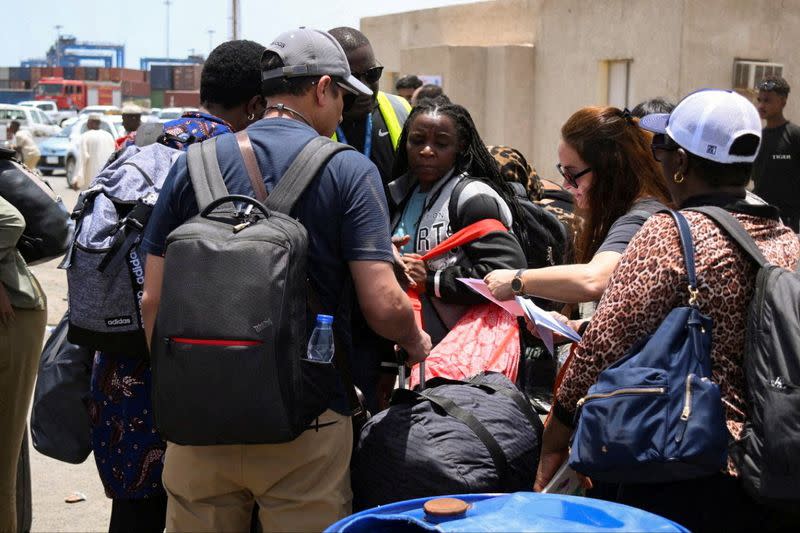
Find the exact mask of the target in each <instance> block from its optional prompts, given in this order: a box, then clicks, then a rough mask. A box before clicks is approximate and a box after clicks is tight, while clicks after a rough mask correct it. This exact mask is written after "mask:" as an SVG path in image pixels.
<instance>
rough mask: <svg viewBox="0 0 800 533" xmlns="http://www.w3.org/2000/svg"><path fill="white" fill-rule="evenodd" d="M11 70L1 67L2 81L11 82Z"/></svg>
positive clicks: (0, 76)
mask: <svg viewBox="0 0 800 533" xmlns="http://www.w3.org/2000/svg"><path fill="white" fill-rule="evenodd" d="M8 71H9V68H8V67H0V80H10V79H11V77H10V76H9V75H8Z"/></svg>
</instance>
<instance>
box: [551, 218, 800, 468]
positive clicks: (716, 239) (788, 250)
mask: <svg viewBox="0 0 800 533" xmlns="http://www.w3.org/2000/svg"><path fill="white" fill-rule="evenodd" d="M683 214H684V216H685V217H686V219H687V220H688V221H689V224H690V226H691V232H692V238H693V240H694V245H695V261H696V263H697V265H696V267H697V278H698V289H699V291H700V308H701V310H702V311H703V313H705V314H707V315H710V316H711V318H712V319H713V321H714V322H713V323H714V341H713V343H712V349H711V359H712V379H713V380H714V381H715V382H716V383H718V384H719V387H720V391H721V394H722V401H723V403H724V406H725V416H726V420H727V425H728V429H729V430H730V432H731V435H732V436H733V438H734V439H735V440H737V441H738V440H739V439H740V438H741V434H742V427H743V425H744V422H745V420H746V419H747V416H748V414H747V411H748V409H747V402H746V400H745V398H746V397H745V390H744V389H745V380H744V373H743V370H742V353H743V351H744V343H745V332H746V326H745V321H746V316H747V306H748V304H749V302H750V299H751V297H752V295H753V291H754V284H755V273H756V266H755V264H754V263H753V262H752V261H750V260H749V259H748V258H746V256H745V255H744V253H743V252H742V251H741V250H740V248H739V247H738V245H737V244H736V243H734V242H733V241H732V240H731V239H730V238H729V237H728V236H727V234H723V232H722V230H721V229H719V228H718V227H717V226H716V224H715V223H714V222H712V221H711V219H709V218H707V217H705V216H704V215H702V214H700V213H696V212H691V211H688V212H687V211H683ZM734 215H735V216H736V217H737V218H738V219H739V221H740V222H742V224H743V225H744V226H745V228H746V229H747V231H748V232H749V233H750V235H751V236H752V237H753V239H754V240H755V241H756V243H757V244H758V246H759V248H760V249H761V251H762V252H764V255H765V256H766V258H767V259H768V260H769V261H770V262H771V263H773V264H776V265H779V266H782V267H784V268H787V269H793V268H794V267H795V264H796V262H797V258H798V254H799V253H800V243H798V239H797V236H796V235H795V234H794V233H793V232H792V231H791V230H790V229H789V228H787V227H786V226H784V225H783V224H781V223H780V222H778V221H775V220H771V219H767V218H757V217H754V216H750V215H745V214H741V213H734ZM686 288H687V280H686V269H685V267H684V262H683V254H682V253H681V248H680V241H679V238H678V230H677V228H676V227H675V223H674V221H673V220H672V218H671V217H670V216H669V215H667V214H659V215H655V216H652V217H650V219H649V220H648V221H647V222H646V223H645V225H644V226H643V227H642V229H641V230H639V232H638V233H637V234H636V235H635V236H634V238H633V239H632V240H631V242H630V244H629V245H628V248H627V249H626V251H625V253H624V254H623V256H622V258H621V259H620V262H619V265H618V266H617V268H616V270H615V271H614V273H613V275H612V277H611V280H610V282H609V285H608V288H607V289H606V292H605V293H604V295H603V298H602V299H601V301H600V304H599V306H598V308H597V312H596V313H595V315H594V317H593V318H592V321H591V324H590V326H589V328H588V329H587V330H586V333H585V335H584V336H583V341H582V342H581V345H580V346H579V347H578V348H577V349H576V350H575V354H574V357H573V359H572V361H571V362H570V364H569V367H568V368H567V369H566V371H565V373H564V378H563V381H562V382H561V385H560V387H559V389H558V391H557V393H556V403H557V406H558V407H557V408H556V409H555V410H554V411H555V414H556V415H557V416H558V418H559V420H561V421H562V422H564V423H567V424H568V425H571V423H572V418H568V419H565V415H566V414H567V413H569V414H574V413H575V410H576V403H577V401H578V400H579V399H580V398H581V397H582V396H584V395H585V394H586V393H587V391H588V389H589V387H590V386H591V385H593V384H594V383H595V382H596V380H597V376H598V374H599V373H600V372H601V371H602V370H603V369H604V368H606V367H607V366H608V365H610V364H611V363H613V362H615V361H616V360H618V359H619V358H621V357H622V356H623V355H624V354H625V353H626V352H627V351H628V350H629V349H630V348H631V346H633V344H634V343H635V342H636V341H637V340H638V339H641V338H644V337H645V336H647V335H650V334H651V333H652V332H653V331H655V330H656V328H657V327H658V325H659V324H660V323H661V322H662V321H663V320H664V318H665V317H666V316H667V314H668V313H669V312H670V311H671V310H672V309H673V308H674V307H677V306H685V305H688V293H687V290H686ZM559 413H561V415H560V416H559ZM728 472H729V473H730V474H731V475H734V476H735V475H737V472H736V467H735V465H734V464H733V463H732V461H729V462H728Z"/></svg>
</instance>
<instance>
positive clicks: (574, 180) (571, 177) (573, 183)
mask: <svg viewBox="0 0 800 533" xmlns="http://www.w3.org/2000/svg"><path fill="white" fill-rule="evenodd" d="M556 168H557V169H558V173H559V174H561V175H562V176H563V177H564V179H565V180H567V183H569V185H570V187H572V188H573V189H577V188H578V178H580V177H581V176H584V175H586V174H588V173H589V172H591V171H592V167H586V168H584V169H583V170H581V171H580V172H578V173H576V174H573V173H571V172H570V171H569V170H567V169H566V168H564V167H562V166H561V163H558V164H556Z"/></svg>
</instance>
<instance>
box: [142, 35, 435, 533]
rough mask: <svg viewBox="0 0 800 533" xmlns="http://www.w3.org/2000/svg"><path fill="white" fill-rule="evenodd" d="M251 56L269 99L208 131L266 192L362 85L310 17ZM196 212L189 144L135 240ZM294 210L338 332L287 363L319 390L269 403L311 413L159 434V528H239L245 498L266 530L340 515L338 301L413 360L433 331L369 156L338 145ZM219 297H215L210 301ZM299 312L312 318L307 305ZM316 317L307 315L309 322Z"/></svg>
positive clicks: (344, 349) (237, 171) (345, 438)
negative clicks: (321, 347) (299, 421)
mask: <svg viewBox="0 0 800 533" xmlns="http://www.w3.org/2000/svg"><path fill="white" fill-rule="evenodd" d="M261 66H262V80H263V81H262V95H263V96H264V97H265V98H266V99H267V104H268V105H267V108H266V114H265V116H264V118H263V119H261V120H259V121H257V122H255V123H254V124H252V125H250V126H249V127H248V128H247V129H246V130H244V131H243V132H240V133H239V134H225V135H220V136H217V137H215V140H214V141H213V142H214V145H215V147H216V154H217V160H218V162H219V166H220V169H221V171H222V175H223V179H224V181H225V185H226V187H227V189H228V192H229V193H230V194H244V195H249V196H252V195H253V192H254V189H255V190H258V189H260V188H261V187H260V183H259V180H263V185H264V189H265V191H266V192H269V191H272V190H273V189H274V187H275V186H276V184H277V183H278V182H279V181H280V180H281V179H282V176H283V175H284V174H285V173H286V171H287V169H288V168H289V166H290V165H291V164H292V163H293V162H294V160H295V158H296V157H297V155H298V153H300V151H301V150H302V148H303V147H304V146H305V145H306V144H308V143H309V142H310V141H311V140H313V139H316V138H318V137H319V136H320V135H322V136H324V137H330V136H331V135H332V134H333V132H334V130H335V129H336V126H337V124H339V122H340V121H341V119H342V109H343V107H344V99H345V96H346V95H348V94H349V95H357V94H364V95H368V94H370V93H371V92H370V90H369V88H367V87H366V86H365V85H364V84H362V83H361V82H360V81H358V80H357V79H356V78H354V77H353V76H352V74H351V72H350V67H349V66H348V63H347V57H346V55H345V53H344V51H343V50H342V47H341V46H340V45H339V43H338V42H337V41H336V40H335V39H333V38H332V37H331V36H330V35H329V34H327V33H325V32H322V31H318V30H313V29H309V28H300V29H297V30H292V31H289V32H286V33H283V34H281V35H279V36H278V37H277V38H275V39H274V40H273V41H272V43H271V44H270V45H269V46H268V47H267V49H266V51H265V52H264V55H263V57H262V60H261ZM248 176H250V178H252V182H251V179H250V178H249V177H248ZM251 183H252V185H251ZM256 195H257V196H259V194H258V193H256ZM197 212H198V208H197V202H196V200H195V194H194V190H193V189H192V185H191V179H190V176H189V169H188V167H187V164H186V157H185V156H181V158H180V159H178V160H177V162H176V163H175V165H174V166H173V170H172V171H171V172H170V175H169V176H168V177H167V179H166V181H165V183H164V187H163V188H162V191H161V195H160V197H159V202H158V204H157V206H156V208H155V210H154V212H153V215H152V218H151V220H150V223H149V224H148V232H147V235H146V239H147V240H148V242H150V243H154V246H155V247H156V248H158V246H160V245H163V243H164V242H166V238H167V235H168V234H169V233H170V232H171V231H172V230H173V229H175V228H176V227H178V226H179V225H180V224H182V223H183V222H185V221H187V220H188V219H189V218H191V217H193V216H195V215H196V214H197ZM291 215H292V216H293V217H295V218H296V219H297V220H299V221H300V222H301V223H302V224H303V226H304V227H305V229H306V230H307V232H308V237H309V238H308V243H309V244H308V278H309V285H310V289H311V290H310V291H309V292H310V293H316V296H317V300H318V302H317V304H318V305H316V306H315V308H318V309H315V310H314V313H317V312H319V313H324V314H330V315H334V321H333V325H334V330H335V331H337V333H339V334H340V336H339V338H338V339H337V342H336V343H335V352H336V354H335V357H336V361H337V365H336V367H334V366H333V365H332V364H331V363H324V362H313V361H312V362H308V361H300V362H298V363H297V364H298V365H299V366H300V367H301V368H302V380H303V391H306V390H307V391H314V392H315V393H316V394H308V397H306V395H305V394H304V395H303V397H302V398H301V399H299V400H297V399H295V398H296V397H295V396H293V395H291V394H287V395H286V398H288V400H286V399H284V398H283V397H282V398H281V399H277V398H276V400H275V401H276V402H278V401H280V402H282V404H280V405H276V409H279V408H280V409H285V407H286V405H288V404H287V402H292V403H291V405H292V406H293V407H294V409H296V410H298V411H302V413H303V415H304V418H305V419H309V420H313V422H312V424H311V426H310V427H309V428H308V429H307V430H306V431H304V432H302V433H301V434H300V435H299V436H298V437H297V438H295V439H294V440H292V441H289V442H283V443H279V444H242V445H216V446H184V445H177V444H175V443H168V445H167V452H166V455H165V461H164V474H163V481H164V488H165V489H166V491H167V496H168V504H167V531H247V530H248V529H249V527H250V517H251V511H252V509H253V505H254V503H258V507H259V511H258V517H259V521H260V522H261V525H262V527H263V529H264V531H320V530H322V529H324V528H325V527H327V526H328V525H330V524H331V523H333V522H334V521H336V520H338V519H340V518H343V517H344V516H346V515H348V514H349V513H350V511H351V499H352V493H351V490H350V471H349V469H350V455H351V451H352V446H353V430H352V421H351V418H350V416H351V414H352V407H353V406H352V404H351V403H350V401H348V396H347V394H346V388H345V386H343V383H342V379H341V377H340V369H341V368H342V367H345V366H347V361H349V360H350V359H349V357H348V354H349V353H351V352H352V341H351V337H352V335H351V334H350V329H351V324H350V319H349V315H350V313H349V307H350V305H349V304H348V303H346V302H350V301H353V300H354V297H357V298H358V304H359V305H360V307H361V310H362V312H363V315H364V316H365V317H366V319H367V321H368V323H369V325H370V327H371V328H372V329H373V330H374V331H375V332H377V333H378V334H380V335H381V336H383V337H386V338H387V339H390V340H392V341H394V342H395V343H396V344H397V345H398V346H399V348H402V349H404V350H405V351H406V352H407V353H408V354H409V359H410V360H411V362H419V361H422V360H424V359H425V357H427V354H428V353H429V352H430V348H431V341H430V337H428V335H427V334H426V333H424V332H423V331H422V330H421V329H420V328H419V327H418V326H417V324H416V322H415V320H414V313H413V310H412V308H411V303H410V301H409V300H408V298H407V297H406V295H405V293H404V292H403V290H402V289H401V288H400V285H399V283H398V282H397V279H396V278H395V275H394V270H393V266H392V265H393V259H394V257H393V253H392V243H391V237H390V228H389V218H388V207H387V205H386V198H385V196H384V193H383V186H382V183H381V178H380V174H379V173H378V169H377V168H376V167H375V165H374V164H373V163H372V162H371V161H370V160H369V159H367V158H366V157H364V156H363V155H362V154H360V153H358V152H356V151H355V150H352V149H348V150H345V151H342V152H338V153H337V154H335V155H334V156H333V157H332V158H331V159H330V160H329V161H328V163H327V165H326V166H325V167H324V169H323V170H322V171H321V172H320V173H319V175H317V176H316V178H315V179H314V180H313V181H311V183H310V185H309V186H308V187H307V188H306V189H305V192H303V193H302V195H301V196H300V197H299V200H298V201H297V203H296V204H295V206H294V208H293V209H292V210H291ZM163 268H164V259H163V258H162V257H159V256H154V255H148V261H147V273H146V279H145V298H144V301H143V314H144V315H145V329H146V331H147V334H148V338H151V337H152V329H153V323H154V319H155V314H156V312H157V310H158V305H159V301H160V287H161V283H162V281H163ZM187 274H190V273H187ZM351 278H352V282H350V281H349V280H350V279H351ZM217 289H218V288H217ZM309 299H311V298H309ZM229 303H230V302H225V301H222V302H220V306H221V309H222V308H224V307H225V306H226V305H227V304H229ZM264 305H265V306H267V305H280V304H279V303H278V304H270V302H265V303H264ZM309 307H310V306H309ZM230 312H232V313H235V312H236V309H230ZM309 315H310V318H311V319H313V314H311V310H310V309H309ZM313 324H314V323H313V321H310V323H309V324H308V325H307V328H306V329H307V332H308V334H310V333H311V330H312V329H313ZM340 340H341V341H342V342H341V343H340V342H339V341H340ZM278 354H279V355H280V350H278ZM340 363H341V364H340ZM246 381H247V380H246V379H245V376H243V377H242V382H241V383H231V384H230V386H231V387H232V388H233V387H242V386H243V383H244V382H246ZM264 386H266V385H264ZM276 396H278V395H276ZM314 396H316V397H314ZM293 399H295V400H293ZM243 408H244V409H246V408H247V406H243ZM252 423H253V424H259V423H262V424H263V422H262V421H259V420H253V421H252Z"/></svg>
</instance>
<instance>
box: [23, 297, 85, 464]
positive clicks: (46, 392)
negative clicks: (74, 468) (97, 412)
mask: <svg viewBox="0 0 800 533" xmlns="http://www.w3.org/2000/svg"><path fill="white" fill-rule="evenodd" d="M68 328H69V311H67V312H66V313H65V314H64V317H63V318H62V319H61V322H59V323H58V326H56V329H54V330H53V333H52V334H51V335H50V337H49V338H48V339H47V342H46V343H45V345H44V350H42V359H41V360H40V361H39V374H38V376H37V378H36V388H35V389H34V393H33V409H32V410H31V437H33V447H34V448H36V450H37V451H38V452H39V453H41V454H44V455H46V456H48V457H52V458H53V459H58V460H59V461H64V462H67V463H72V464H80V463H82V462H84V461H85V460H86V458H87V457H89V453H91V451H92V426H91V420H90V418H89V410H88V408H87V402H88V399H89V388H90V386H91V378H92V361H93V359H94V350H90V349H89V348H84V347H81V346H76V345H75V344H72V343H71V342H69V341H68V340H67V329H68Z"/></svg>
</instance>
